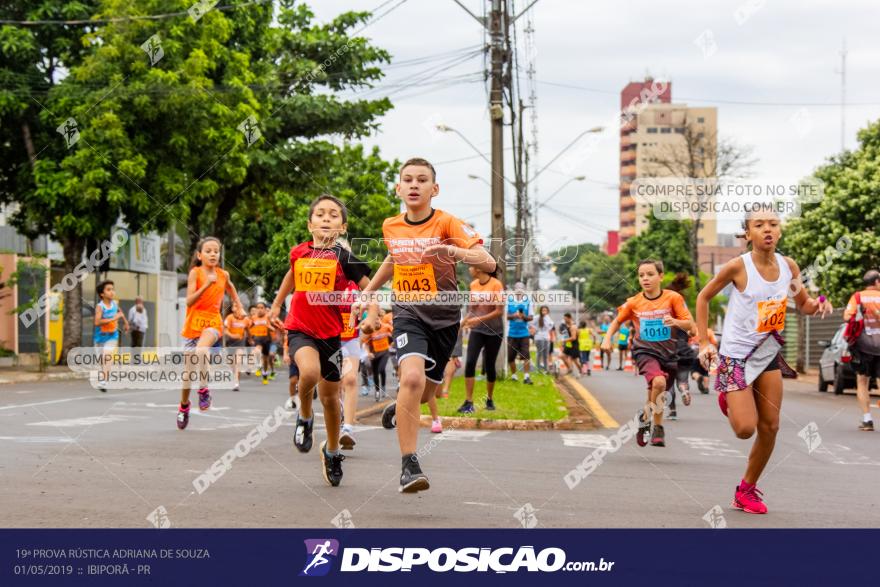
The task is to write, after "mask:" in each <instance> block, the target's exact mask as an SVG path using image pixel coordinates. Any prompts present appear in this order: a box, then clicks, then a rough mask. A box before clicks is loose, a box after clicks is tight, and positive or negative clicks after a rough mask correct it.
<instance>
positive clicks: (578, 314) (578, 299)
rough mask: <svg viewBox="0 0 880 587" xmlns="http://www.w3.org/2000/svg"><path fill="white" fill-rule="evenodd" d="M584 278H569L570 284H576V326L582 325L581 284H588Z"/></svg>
mask: <svg viewBox="0 0 880 587" xmlns="http://www.w3.org/2000/svg"><path fill="white" fill-rule="evenodd" d="M586 281H587V280H586V278H584V277H569V278H568V282H569V283H573V284H574V324H575V326H577V325H578V324H580V323H581V284H582V283H586Z"/></svg>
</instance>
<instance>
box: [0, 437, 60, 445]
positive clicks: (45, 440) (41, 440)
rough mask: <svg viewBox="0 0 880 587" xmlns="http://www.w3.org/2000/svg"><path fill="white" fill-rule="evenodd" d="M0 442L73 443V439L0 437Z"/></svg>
mask: <svg viewBox="0 0 880 587" xmlns="http://www.w3.org/2000/svg"><path fill="white" fill-rule="evenodd" d="M0 440H11V441H12V442H18V443H21V444H30V443H50V444H55V443H62V444H63V443H69V442H73V439H72V438H70V437H69V436H0Z"/></svg>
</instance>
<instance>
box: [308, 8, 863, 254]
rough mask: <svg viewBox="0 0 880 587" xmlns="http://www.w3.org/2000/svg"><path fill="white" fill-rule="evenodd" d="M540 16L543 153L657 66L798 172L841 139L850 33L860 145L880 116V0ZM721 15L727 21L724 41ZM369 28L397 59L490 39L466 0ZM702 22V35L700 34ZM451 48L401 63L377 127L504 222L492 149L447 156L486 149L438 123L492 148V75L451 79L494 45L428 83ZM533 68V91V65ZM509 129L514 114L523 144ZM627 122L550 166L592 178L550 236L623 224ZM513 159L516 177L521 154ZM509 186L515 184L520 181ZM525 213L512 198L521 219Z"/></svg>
mask: <svg viewBox="0 0 880 587" xmlns="http://www.w3.org/2000/svg"><path fill="white" fill-rule="evenodd" d="M398 1H399V0H395V1H393V2H391V3H389V4H387V5H386V6H385V7H383V8H382V9H381V10H379V11H378V14H381V13H382V12H384V11H385V10H387V9H388V8H391V7H394V6H395V5H396V4H397V3H398ZM309 4H310V5H311V6H312V8H313V10H314V11H315V13H316V15H317V17H318V18H319V19H320V20H326V19H329V18H332V16H333V15H335V14H338V13H339V12H343V11H346V10H370V9H373V8H375V7H376V6H378V5H380V4H381V1H380V0H369V1H362V0H320V1H316V0H312V1H311V2H309ZM464 4H465V5H467V6H468V7H469V8H470V9H471V10H473V11H474V12H476V13H478V14H481V13H482V10H483V6H484V4H485V2H483V1H481V0H464ZM516 5H517V7H518V8H519V9H521V8H522V7H523V6H525V5H526V2H524V1H523V0H518V1H517V2H516ZM750 7H754V10H749V8H750ZM737 10H739V12H738V13H737ZM532 16H533V19H534V25H535V39H536V48H535V52H534V61H535V66H536V72H537V73H536V77H537V80H538V83H537V94H538V102H537V104H538V107H537V114H538V142H539V149H540V153H539V161H543V162H545V163H546V162H548V161H550V160H551V159H552V157H553V156H554V155H556V154H557V153H558V152H559V151H560V150H561V149H562V148H563V147H565V146H566V145H567V144H568V143H569V142H570V141H571V140H572V139H573V138H574V137H576V136H577V135H578V134H580V133H581V132H582V131H583V130H586V129H588V128H591V127H594V126H597V125H603V126H606V127H609V124H610V123H611V121H613V119H614V116H615V115H616V114H617V113H618V112H619V105H620V90H621V89H622V88H623V87H624V86H625V85H626V84H627V83H628V82H629V81H634V80H641V79H643V78H644V76H645V74H646V73H650V74H652V75H653V76H654V77H656V78H665V79H668V80H670V81H671V83H672V98H673V101H674V102H676V103H687V104H688V105H691V106H715V107H717V108H718V124H719V134H720V135H721V136H722V137H729V138H731V139H734V140H735V141H737V142H738V143H740V144H743V145H749V146H751V147H753V148H754V154H755V155H756V157H757V158H758V159H759V163H758V168H757V170H756V171H757V174H758V175H760V176H762V177H766V178H768V179H779V180H786V181H796V180H797V179H798V178H799V177H802V176H804V175H806V174H809V173H810V172H811V171H812V170H813V169H814V168H815V167H816V166H817V165H819V164H821V163H822V162H823V161H824V160H825V159H826V158H827V157H828V156H831V155H833V154H835V153H837V152H839V150H840V147H841V139H840V129H841V120H840V119H841V114H840V113H841V109H840V107H839V106H837V105H836V104H838V103H839V102H840V86H841V84H840V81H841V79H840V75H839V74H838V72H839V70H840V63H841V60H840V50H841V45H842V42H843V39H844V37H846V44H847V49H848V57H847V70H846V73H847V102H848V103H851V104H852V105H851V106H849V107H848V108H847V109H846V145H847V147H848V148H854V146H855V145H856V132H857V130H858V129H859V128H861V127H864V126H865V125H866V123H868V122H869V121H871V120H876V119H877V118H878V117H880V94H878V93H877V89H878V78H877V64H878V63H880V39H878V35H877V28H876V27H877V23H878V22H880V6H878V4H877V2H876V0H841V1H833V2H832V1H811V2H804V1H802V0H800V1H798V0H766V1H765V2H762V1H761V0H736V1H713V0H706V1H702V2H693V1H690V2H686V1H683V0H667V1H665V2H647V1H643V2H633V1H627V0H613V1H611V0H609V1H600V0H589V1H576V0H539V2H538V3H537V4H536V5H535V6H534V8H532ZM522 20H523V21H525V18H523V19H522ZM706 31H710V34H711V40H710V41H708V42H707V41H706V39H709V38H710V37H709V35H704V33H705V32H706ZM520 32H521V31H520ZM362 34H363V35H365V36H367V37H369V38H370V39H372V41H373V42H374V43H375V44H377V45H379V46H381V47H383V48H385V49H387V50H388V51H390V52H391V54H392V55H393V59H394V62H398V61H402V62H405V61H407V60H413V59H417V58H420V57H425V56H431V55H436V54H439V53H444V52H452V51H456V50H460V49H461V50H464V49H467V48H468V47H476V46H478V45H479V44H481V43H482V42H483V33H482V30H481V27H480V25H479V24H478V23H477V22H476V21H474V20H473V19H472V18H471V17H470V16H468V15H467V13H465V12H464V11H463V10H462V9H461V8H460V7H459V6H457V5H456V4H455V2H453V0H408V1H405V2H403V4H401V5H400V6H398V7H397V8H395V9H394V10H392V11H391V12H390V13H388V14H387V16H384V17H383V18H381V19H379V20H378V21H377V22H375V23H374V24H372V25H371V26H369V27H368V28H367V29H366V30H364V31H363V33H362ZM701 35H703V37H702V39H703V40H704V42H703V43H702V44H700V43H697V42H696V41H697V39H698V38H699V37H701ZM712 41H714V50H713V45H712ZM452 56H453V57H454V56H455V55H454V54H453V55H452ZM446 63H448V61H446V62H444V61H442V60H441V61H431V62H429V63H428V66H419V67H413V66H406V64H405V63H404V64H401V65H398V66H395V67H392V68H390V69H389V70H388V75H387V78H386V79H385V80H384V81H383V82H382V84H381V87H384V88H385V90H382V91H380V93H382V92H386V93H388V94H389V95H390V97H391V100H392V102H393V103H394V109H393V110H392V111H391V112H390V113H389V114H387V115H386V116H385V117H384V118H383V119H382V120H381V125H382V126H381V130H380V131H379V132H378V133H377V134H376V135H375V136H373V137H370V138H369V139H368V140H367V141H366V142H367V144H369V145H373V144H375V145H378V146H379V147H380V148H381V150H382V154H383V156H384V157H386V158H388V159H393V158H398V159H401V160H404V159H406V158H408V157H411V156H423V157H426V158H428V159H430V160H431V161H434V162H437V163H438V165H437V170H438V182H439V183H440V186H441V192H440V196H439V197H438V199H437V200H436V207H439V208H443V209H445V210H447V211H449V212H451V213H453V214H456V215H457V216H459V217H461V218H466V219H468V220H470V221H472V222H473V223H474V224H475V226H476V227H477V229H478V230H480V231H481V232H483V233H484V234H485V233H488V231H489V224H490V218H489V188H488V186H487V185H486V184H484V183H482V182H480V181H474V180H471V179H468V174H475V175H479V176H482V177H483V178H485V179H487V180H488V179H489V166H488V164H487V163H486V162H485V161H483V160H482V159H480V158H479V157H477V158H473V159H468V160H465V161H457V162H448V163H444V162H447V161H452V160H456V159H461V158H464V157H470V156H472V155H474V151H473V150H472V149H471V148H470V147H468V145H467V144H465V143H464V142H463V141H462V140H461V139H460V138H458V137H457V136H455V135H453V134H450V133H446V134H441V133H437V132H436V131H434V130H432V129H433V126H434V125H435V124H437V123H439V122H442V123H444V124H447V125H449V126H451V127H454V128H456V129H458V130H460V131H461V132H462V133H463V134H464V135H466V136H467V137H468V138H469V139H470V140H471V141H472V142H473V143H474V144H475V145H476V146H477V147H478V148H479V149H480V150H482V151H488V150H489V144H490V141H489V121H488V117H487V112H486V102H487V98H486V89H485V85H484V84H483V83H482V82H481V81H477V82H470V83H457V84H455V85H449V84H451V83H452V82H455V81H457V80H447V78H449V77H450V76H461V77H459V78H458V80H465V81H466V80H468V79H472V78H473V77H475V76H471V77H466V74H471V73H474V74H475V73H476V72H480V71H482V69H483V58H482V57H481V56H479V55H475V56H474V57H472V58H471V59H469V60H466V61H464V62H463V63H461V64H459V65H457V66H455V67H453V68H451V69H447V70H445V71H442V72H437V73H436V74H435V75H436V78H435V79H444V80H447V81H446V83H444V84H438V85H437V86H434V87H431V86H425V85H424V84H425V83H426V81H425V80H426V78H425V74H426V73H427V72H428V71H429V68H431V69H440V68H441V67H442V66H443V65H444V64H446ZM522 84H523V85H522V87H523V94H524V95H525V94H526V93H527V91H526V85H525V84H526V79H525V75H523V77H522ZM551 84H567V85H574V86H582V87H583V88H588V89H574V88H564V87H559V86H558V85H551ZM755 103H770V104H774V105H759V104H755ZM777 104H778V105H777ZM823 104H832V105H823ZM793 117H794V118H793ZM509 136H510V135H509V130H506V131H505V140H506V141H507V146H509ZM618 137H619V133H618V131H617V129H615V128H607V130H606V131H605V133H604V134H603V135H602V140H601V142H599V143H598V148H597V149H596V150H595V152H594V153H592V155H590V156H588V157H584V156H582V155H578V151H577V147H575V148H574V149H572V151H570V154H573V155H572V156H571V157H569V158H567V159H564V160H562V161H561V162H560V163H559V164H556V165H554V166H552V167H551V168H550V169H548V170H547V172H545V173H544V174H543V175H542V176H541V178H540V179H539V180H538V199H539V200H542V199H543V198H546V197H547V196H549V195H550V194H551V193H552V192H553V191H555V190H556V189H557V188H558V187H559V186H560V185H562V184H563V183H564V182H565V181H566V179H567V178H568V177H570V176H572V175H581V174H583V175H586V176H587V177H588V178H589V180H588V181H586V182H575V183H571V184H569V185H568V186H567V187H566V188H565V189H564V190H563V191H562V192H560V193H559V194H558V195H557V196H556V197H555V198H554V199H553V201H552V202H551V204H550V206H551V207H552V208H553V209H554V210H553V211H550V210H548V209H544V210H543V211H542V212H541V214H540V216H539V219H538V223H539V231H540V232H539V236H540V237H542V238H543V239H545V241H546V242H547V243H552V242H556V243H558V242H559V240H560V239H563V238H564V239H566V240H565V242H567V243H568V244H572V243H579V242H595V243H601V242H602V241H603V239H604V237H605V231H606V230H614V229H617V228H618V220H617V209H618V192H617V189H616V187H614V186H616V185H617V181H618V161H619V156H618V153H619V151H618V149H619V138H618ZM563 171H567V172H568V173H567V174H566V173H563ZM505 172H506V174H508V176H511V177H512V174H511V168H510V166H509V165H508V166H507V168H506V170H505ZM507 197H508V198H510V199H512V198H513V193H512V190H510V189H508V192H507ZM560 212H564V213H565V214H560ZM513 218H514V216H513V210H512V209H511V208H509V207H508V210H507V213H506V220H507V222H508V224H512V223H513ZM721 229H722V230H724V229H727V230H729V231H732V230H733V227H732V226H730V225H728V226H722V227H721ZM545 250H546V249H545Z"/></svg>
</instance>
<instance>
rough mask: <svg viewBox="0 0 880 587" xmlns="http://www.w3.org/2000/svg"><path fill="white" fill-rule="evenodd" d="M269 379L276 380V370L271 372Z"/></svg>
mask: <svg viewBox="0 0 880 587" xmlns="http://www.w3.org/2000/svg"><path fill="white" fill-rule="evenodd" d="M269 379H270V380H272V381H275V371H272V372H271V373H269Z"/></svg>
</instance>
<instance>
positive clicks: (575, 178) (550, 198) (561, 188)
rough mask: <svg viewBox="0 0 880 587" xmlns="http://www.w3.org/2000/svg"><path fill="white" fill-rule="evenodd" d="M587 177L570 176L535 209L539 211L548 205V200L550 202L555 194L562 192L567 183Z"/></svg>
mask: <svg viewBox="0 0 880 587" xmlns="http://www.w3.org/2000/svg"><path fill="white" fill-rule="evenodd" d="M585 179H587V176H585V175H578V176H575V177H572V178H569V180H568V181H566V182H565V183H564V184H562V185H561V186H559V188H558V189H557V190H556V191H555V192H553V193H552V194H550V195H549V196H547V198H546V199H545V200H544V201H543V202H541V203H540V204H538V205H537V206H536V207H535V211H536V212H537V211H538V210H539V209H540V208H541V207H542V206H546V205H547V202H549V201H550V200H552V199H553V196H555V195H556V194H558V193H559V192H561V191H562V190H563V189H565V186H567V185H568V184H570V183H571V182H573V181H584V180H585Z"/></svg>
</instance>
